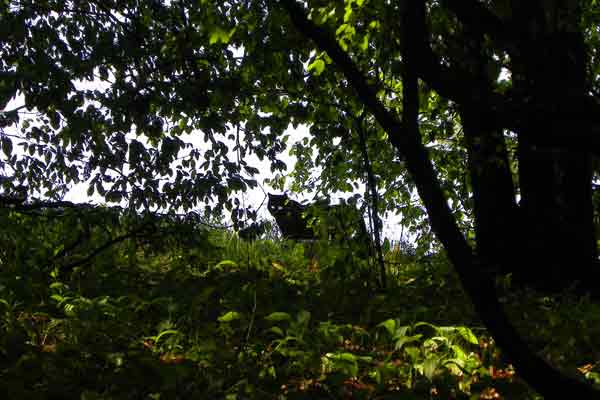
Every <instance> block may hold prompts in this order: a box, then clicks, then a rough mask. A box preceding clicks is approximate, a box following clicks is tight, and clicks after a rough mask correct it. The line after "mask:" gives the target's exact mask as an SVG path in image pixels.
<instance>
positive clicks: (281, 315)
mask: <svg viewBox="0 0 600 400" xmlns="http://www.w3.org/2000/svg"><path fill="white" fill-rule="evenodd" d="M265 319H266V320H267V321H272V322H277V321H289V320H291V319H292V316H291V315H290V314H288V313H286V312H281V311H276V312H274V313H271V314H269V315H267V316H266V317H265Z"/></svg>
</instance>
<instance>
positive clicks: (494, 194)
mask: <svg viewBox="0 0 600 400" xmlns="http://www.w3.org/2000/svg"><path fill="white" fill-rule="evenodd" d="M461 119H462V125H463V131H464V134H465V139H466V143H467V153H468V157H469V158H468V168H469V175H470V177H471V183H472V187H473V198H474V200H475V201H474V204H473V209H474V216H475V235H476V238H477V254H478V255H479V257H480V259H481V262H482V266H483V268H485V269H486V270H487V271H488V272H489V273H491V274H498V273H503V274H506V273H510V272H514V270H508V269H507V267H509V266H511V267H512V266H516V265H519V264H521V262H520V261H521V259H520V258H519V257H520V255H519V253H518V252H517V251H515V249H516V246H517V244H518V241H517V240H516V237H515V231H516V229H515V226H516V224H517V222H518V218H517V211H518V210H517V204H516V202H515V187H514V184H513V181H512V174H511V171H510V167H509V164H508V155H507V150H506V144H505V141H504V137H503V134H502V132H501V131H499V130H498V129H496V128H494V127H493V126H490V121H491V119H490V118H488V115H487V114H486V112H485V111H484V110H480V109H478V108H477V107H476V106H475V105H469V106H463V107H461Z"/></svg>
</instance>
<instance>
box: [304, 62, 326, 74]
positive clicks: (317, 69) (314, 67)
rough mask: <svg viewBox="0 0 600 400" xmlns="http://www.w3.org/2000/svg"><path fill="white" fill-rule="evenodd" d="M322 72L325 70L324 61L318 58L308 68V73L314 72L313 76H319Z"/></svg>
mask: <svg viewBox="0 0 600 400" xmlns="http://www.w3.org/2000/svg"><path fill="white" fill-rule="evenodd" d="M324 70H325V61H323V60H321V59H320V58H318V59H316V60H315V61H313V62H312V63H311V64H310V65H309V66H308V72H313V71H314V72H313V74H314V75H315V76H319V75H321V73H322V72H323V71H324Z"/></svg>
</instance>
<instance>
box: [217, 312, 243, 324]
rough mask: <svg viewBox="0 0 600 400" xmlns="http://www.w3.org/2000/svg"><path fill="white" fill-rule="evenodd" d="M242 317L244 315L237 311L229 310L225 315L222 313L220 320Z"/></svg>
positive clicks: (227, 320)
mask: <svg viewBox="0 0 600 400" xmlns="http://www.w3.org/2000/svg"><path fill="white" fill-rule="evenodd" d="M241 317H242V315H241V314H240V313H239V312H237V311H229V312H227V313H225V314H223V315H221V316H220V317H219V318H218V320H219V322H231V321H235V320H238V319H240V318H241Z"/></svg>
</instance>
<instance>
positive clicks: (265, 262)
mask: <svg viewBox="0 0 600 400" xmlns="http://www.w3.org/2000/svg"><path fill="white" fill-rule="evenodd" d="M38 211H39V210H38ZM82 218H85V220H86V222H85V224H87V225H83V224H82V222H81V221H82ZM0 222H1V223H2V224H1V226H2V227H6V226H10V227H11V228H10V230H9V229H6V228H3V234H4V233H6V235H3V236H1V237H2V239H1V243H0V244H1V245H2V249H3V250H2V253H1V254H0V258H1V259H2V265H3V268H2V272H1V274H2V275H1V283H2V286H0V352H1V353H0V354H1V361H0V390H1V392H2V393H4V394H5V395H6V396H7V398H13V399H131V398H141V399H175V398H181V399H184V398H201V399H218V398H227V399H246V398H256V399H270V398H280V399H302V398H303V399H315V398H317V399H318V398H322V399H330V398H356V399H383V398H402V399H411V398H414V399H450V398H456V399H535V398H539V396H537V395H535V393H534V392H533V391H532V390H531V389H530V388H529V387H528V386H527V385H526V384H525V383H524V382H523V381H522V379H521V378H520V377H519V375H518V373H515V370H514V367H513V366H512V365H511V364H510V362H509V361H507V360H506V358H505V357H503V355H502V353H501V351H500V349H499V348H498V347H497V346H496V345H495V343H494V341H493V339H492V338H491V337H490V336H489V333H488V332H487V331H486V330H485V329H484V328H483V326H482V325H481V322H480V320H479V319H478V318H477V316H476V315H475V313H474V311H473V309H472V307H471V306H470V304H469V301H468V299H467V298H466V296H465V294H464V293H463V291H462V290H461V288H460V285H459V283H458V281H457V277H456V275H455V274H454V273H453V272H452V270H451V268H450V266H449V264H448V262H447V261H446V260H445V259H444V258H443V257H441V256H431V257H424V258H421V259H419V258H418V257H417V256H416V255H415V253H414V251H412V250H411V248H410V247H409V246H403V247H400V246H398V247H394V248H392V249H389V250H388V251H387V252H386V264H387V265H388V271H389V273H390V287H389V288H388V290H386V291H376V290H374V288H373V287H372V286H371V287H369V284H370V283H375V279H373V277H372V276H371V277H370V275H371V274H370V270H369V269H368V268H367V265H365V264H364V263H362V264H361V260H358V259H356V260H349V259H348V257H349V256H350V257H351V255H349V254H347V253H345V252H344V249H343V247H342V244H339V243H338V244H336V243H330V242H327V243H322V242H317V243H314V244H312V246H314V247H316V248H315V249H313V254H314V255H313V257H312V258H307V257H306V256H305V248H304V247H303V245H302V244H299V243H295V242H289V241H277V240H276V241H273V240H258V241H255V242H244V241H241V240H240V239H238V238H237V236H236V235H235V234H233V233H231V232H228V231H226V230H215V229H209V228H203V227H202V226H203V225H202V224H203V223H206V221H202V220H183V219H181V218H172V217H171V218H166V217H161V218H155V219H153V220H148V219H146V220H141V219H140V218H135V217H134V218H132V217H131V216H126V215H125V214H124V213H122V212H119V211H118V210H116V209H107V208H86V209H79V208H65V209H60V210H49V211H46V212H44V215H41V214H39V213H30V212H21V213H19V212H14V211H13V212H6V211H4V212H3V213H2V215H0ZM98 222H99V224H97V223H98ZM140 227H143V229H138V228H140ZM85 229H87V230H88V233H87V235H88V236H85V237H84V238H83V239H82V237H81V234H82V232H83V231H84V230H85ZM133 231H135V232H136V233H135V234H131V232H133ZM109 242H112V243H113V244H112V246H110V247H106V248H104V250H102V251H101V252H99V253H98V254H97V256H96V257H94V259H93V260H91V261H88V262H86V263H79V261H81V259H82V258H85V257H87V256H88V254H90V252H93V251H94V250H95V249H99V248H101V247H102V245H103V244H105V243H109ZM77 264H79V265H77ZM69 266H71V267H69ZM369 277H370V279H369ZM505 289H506V292H505V294H504V298H503V301H504V302H505V303H506V305H507V306H508V308H509V309H510V310H512V311H511V315H512V317H513V319H514V320H515V321H518V327H519V328H520V330H521V332H523V333H524V334H525V336H526V337H527V339H528V340H529V341H530V342H531V344H532V345H533V346H534V347H535V348H536V349H538V350H539V351H540V352H541V354H543V355H544V357H546V358H547V359H549V360H552V361H553V362H554V363H555V365H557V366H560V367H561V368H562V369H563V370H564V371H565V372H566V373H569V374H571V375H576V376H580V377H582V378H583V377H585V378H587V379H588V380H589V381H590V382H595V383H598V384H600V370H599V369H598V365H597V361H598V357H599V356H600V355H599V354H598V353H597V349H598V348H599V345H600V342H599V340H600V339H599V338H600V309H599V308H598V305H597V304H594V303H592V302H590V301H589V300H587V299H581V298H577V297H574V296H569V295H568V294H565V296H564V297H548V296H542V295H540V294H539V293H532V292H527V293H526V292H514V291H513V290H511V288H510V287H509V286H508V287H505ZM582 316H585V318H582ZM594 349H596V350H594ZM595 351H596V353H595Z"/></svg>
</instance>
